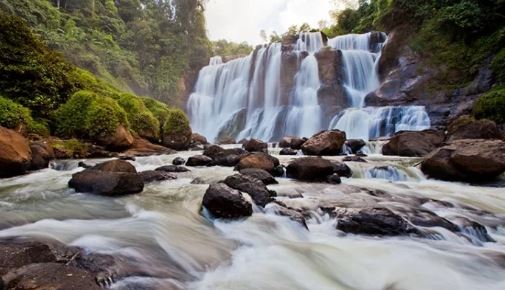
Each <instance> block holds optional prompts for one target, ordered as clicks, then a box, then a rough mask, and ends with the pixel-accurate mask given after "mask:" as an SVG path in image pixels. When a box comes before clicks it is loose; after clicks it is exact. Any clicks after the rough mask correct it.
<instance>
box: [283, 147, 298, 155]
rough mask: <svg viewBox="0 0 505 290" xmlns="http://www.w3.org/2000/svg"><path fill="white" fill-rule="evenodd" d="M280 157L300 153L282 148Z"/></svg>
mask: <svg viewBox="0 0 505 290" xmlns="http://www.w3.org/2000/svg"><path fill="white" fill-rule="evenodd" d="M279 155H285V156H295V155H298V151H296V150H293V149H291V148H282V150H281V152H279Z"/></svg>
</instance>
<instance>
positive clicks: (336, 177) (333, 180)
mask: <svg viewBox="0 0 505 290" xmlns="http://www.w3.org/2000/svg"><path fill="white" fill-rule="evenodd" d="M326 181H327V182H328V183H329V184H341V183H342V179H341V178H340V176H339V175H338V174H336V173H335V174H332V175H330V176H328V177H327V179H326Z"/></svg>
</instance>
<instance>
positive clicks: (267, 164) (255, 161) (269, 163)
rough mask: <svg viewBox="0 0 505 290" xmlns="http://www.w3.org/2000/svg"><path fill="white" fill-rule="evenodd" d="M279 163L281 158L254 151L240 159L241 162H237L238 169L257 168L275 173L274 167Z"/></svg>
mask: <svg viewBox="0 0 505 290" xmlns="http://www.w3.org/2000/svg"><path fill="white" fill-rule="evenodd" d="M279 164H280V162H279V159H277V158H275V157H273V156H270V155H268V154H266V153H252V154H249V155H246V156H244V157H242V158H241V159H240V162H239V163H238V164H237V170H239V171H240V170H242V169H246V168H257V169H263V170H266V171H268V172H270V173H273V172H274V168H275V167H276V166H278V165H279Z"/></svg>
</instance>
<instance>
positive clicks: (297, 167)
mask: <svg viewBox="0 0 505 290" xmlns="http://www.w3.org/2000/svg"><path fill="white" fill-rule="evenodd" d="M332 174H333V165H332V163H331V162H330V161H329V160H326V159H323V158H317V157H306V158H298V159H296V160H294V161H292V162H291V163H290V164H289V165H288V167H287V176H288V177H289V178H294V179H299V180H306V181H326V180H327V177H328V176H330V175H332Z"/></svg>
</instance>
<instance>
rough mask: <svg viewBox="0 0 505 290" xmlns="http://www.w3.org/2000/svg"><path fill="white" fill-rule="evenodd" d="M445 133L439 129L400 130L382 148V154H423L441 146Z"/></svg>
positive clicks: (411, 155)
mask: <svg viewBox="0 0 505 290" xmlns="http://www.w3.org/2000/svg"><path fill="white" fill-rule="evenodd" d="M444 139H445V135H444V133H443V132H441V131H435V130H425V131H421V132H414V131H402V132H398V133H396V134H395V135H394V136H393V137H391V139H390V140H389V142H388V143H386V144H385V145H384V147H383V148H382V154H384V155H390V156H391V155H394V156H408V157H417V156H425V155H427V154H429V153H430V152H431V151H433V150H435V149H437V148H438V147H440V146H442V144H443V142H444Z"/></svg>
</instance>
